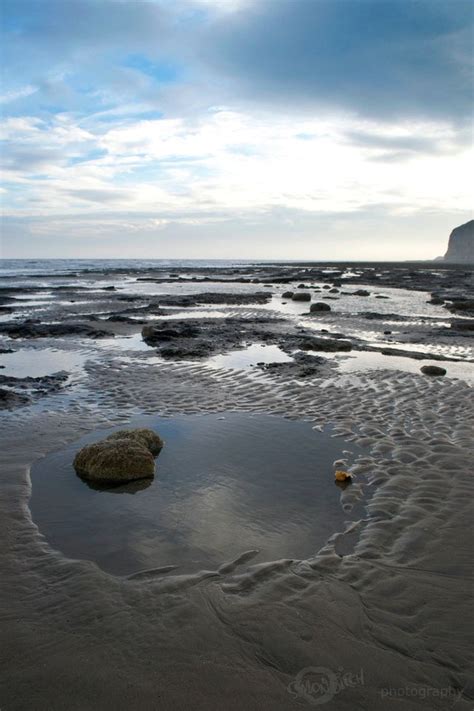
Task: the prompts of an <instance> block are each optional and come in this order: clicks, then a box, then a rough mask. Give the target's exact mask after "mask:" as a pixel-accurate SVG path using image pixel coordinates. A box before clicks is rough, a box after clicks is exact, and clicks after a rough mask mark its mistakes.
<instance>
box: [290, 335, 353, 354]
mask: <svg viewBox="0 0 474 711" xmlns="http://www.w3.org/2000/svg"><path fill="white" fill-rule="evenodd" d="M298 347H299V348H300V349H301V350H302V351H327V352H330V353H336V352H337V351H350V350H352V343H351V342H350V341H346V340H343V339H341V338H319V337H318V336H309V337H308V338H305V339H304V340H302V341H300V342H299V343H298Z"/></svg>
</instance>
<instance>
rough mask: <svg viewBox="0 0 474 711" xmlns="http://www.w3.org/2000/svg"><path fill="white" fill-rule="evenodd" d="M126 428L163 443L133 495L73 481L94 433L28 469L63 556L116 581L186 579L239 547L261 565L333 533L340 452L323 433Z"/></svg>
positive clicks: (266, 423)
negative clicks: (154, 573)
mask: <svg viewBox="0 0 474 711" xmlns="http://www.w3.org/2000/svg"><path fill="white" fill-rule="evenodd" d="M131 424H132V426H146V427H153V428H154V429H155V430H156V431H157V432H159V433H160V434H161V435H162V436H163V438H164V440H165V446H164V448H163V450H162V452H161V454H160V456H159V457H158V459H157V471H156V476H155V479H154V480H153V481H152V482H147V486H146V487H145V488H144V489H142V490H139V487H137V486H135V485H134V486H132V487H129V486H128V485H126V486H120V487H117V488H114V489H112V490H103V489H102V490H100V489H96V488H93V487H90V486H87V485H86V484H85V483H84V482H83V481H82V480H81V479H80V478H79V477H78V476H76V474H75V472H74V470H73V467H72V460H73V457H74V454H75V452H76V451H77V450H78V449H79V448H80V447H81V446H83V445H84V444H85V443H88V442H91V441H96V440H97V439H101V438H102V437H103V436H104V435H105V434H108V432H104V431H101V432H96V433H95V434H94V435H93V436H89V437H87V438H83V439H82V440H81V441H80V442H78V443H76V444H75V445H74V446H71V447H69V448H68V449H65V450H62V451H60V452H57V453H54V454H52V455H50V456H48V457H46V458H45V459H42V460H40V461H39V462H37V463H36V464H35V465H34V466H33V469H32V497H31V501H30V506H31V511H32V516H33V519H34V521H35V523H36V524H37V525H38V527H39V530H40V532H41V533H42V534H43V535H44V536H45V537H46V539H47V540H48V542H49V543H50V545H51V546H53V547H54V548H56V549H58V550H60V551H62V552H63V553H64V554H66V555H67V556H69V557H74V558H85V559H89V560H95V561H96V562H97V563H98V564H99V565H100V566H101V567H102V568H103V569H105V570H107V571H109V572H112V573H116V574H119V575H126V574H131V573H133V572H136V571H138V570H141V569H146V568H155V567H160V566H165V565H178V566H179V567H180V571H181V572H190V571H196V570H200V569H203V568H209V569H215V568H216V567H217V566H218V565H220V564H222V563H223V562H224V561H227V560H230V559H232V558H234V557H236V556H238V555H240V554H241V553H242V552H244V551H246V550H250V549H259V550H260V551H261V552H260V555H259V558H258V559H257V560H261V561H263V560H271V559H279V558H284V557H297V558H301V557H307V556H311V555H313V554H314V553H315V552H316V551H317V550H318V549H319V548H320V547H321V546H322V545H324V543H325V542H326V541H327V539H328V538H329V536H330V535H332V534H333V533H334V532H336V531H339V530H341V529H342V528H343V527H344V521H345V520H347V518H348V515H347V513H344V512H343V510H342V508H341V505H340V496H341V491H340V490H339V489H338V488H337V487H335V486H334V474H333V466H332V463H333V461H334V460H336V459H338V458H340V457H341V453H342V451H343V450H344V448H345V447H346V446H347V443H345V442H344V441H342V440H338V439H336V438H332V437H331V436H330V432H316V431H314V430H313V429H312V427H311V425H310V424H308V423H305V422H296V421H290V420H285V419H283V418H278V417H273V416H270V415H249V414H235V413H230V414H226V415H225V416H222V415H205V416H182V417H175V418H172V419H163V418H156V417H154V418H153V417H140V418H136V419H135V420H134V421H133V422H132V423H131ZM352 450H353V451H356V449H355V448H354V447H352ZM148 484H149V485H148ZM353 514H354V515H355V512H353ZM357 515H358V516H359V515H360V512H359V513H358V514H357Z"/></svg>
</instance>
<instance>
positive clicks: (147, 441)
mask: <svg viewBox="0 0 474 711" xmlns="http://www.w3.org/2000/svg"><path fill="white" fill-rule="evenodd" d="M117 439H128V440H130V441H131V442H138V443H139V444H142V445H143V446H144V447H146V448H147V449H149V450H150V452H151V453H152V454H153V456H154V457H156V456H157V455H158V454H159V453H160V452H161V450H162V449H163V445H164V442H163V440H162V439H161V437H160V436H159V435H157V434H156V432H154V431H153V430H149V429H147V428H145V427H138V428H136V429H134V430H119V431H118V432H114V433H113V434H111V435H109V436H108V437H107V439H106V441H115V440H117Z"/></svg>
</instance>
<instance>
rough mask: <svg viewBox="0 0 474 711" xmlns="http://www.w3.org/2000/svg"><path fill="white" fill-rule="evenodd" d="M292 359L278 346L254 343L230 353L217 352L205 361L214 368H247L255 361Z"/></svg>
mask: <svg viewBox="0 0 474 711" xmlns="http://www.w3.org/2000/svg"><path fill="white" fill-rule="evenodd" d="M291 360H293V359H292V358H291V356H289V355H287V354H286V353H285V352H284V351H282V350H281V348H278V346H264V345H261V344H259V343H254V344H253V345H251V346H247V348H242V349H240V350H237V351H231V352H230V353H224V354H219V355H216V356H213V357H212V358H209V359H208V360H207V361H206V362H207V364H208V365H213V366H215V367H216V368H235V369H237V370H239V369H240V368H249V367H250V366H252V365H256V364H257V363H288V362H289V361H291Z"/></svg>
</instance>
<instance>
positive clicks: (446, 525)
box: [0, 285, 474, 711]
mask: <svg viewBox="0 0 474 711" xmlns="http://www.w3.org/2000/svg"><path fill="white" fill-rule="evenodd" d="M252 287H253V289H254V290H255V291H256V290H257V288H255V285H252ZM227 288H228V286H227ZM258 288H259V287H258ZM285 288H286V287H285ZM206 291H210V289H209V285H206ZM280 298H281V297H280ZM361 298H364V297H361ZM328 303H331V302H328ZM213 308H216V307H215V306H213ZM218 308H221V307H220V306H219V307H218ZM226 308H231V309H232V308H235V305H233V306H230V307H226ZM252 308H253V307H251V306H250V307H249V306H248V305H246V306H245V309H247V311H248V310H249V309H250V319H251V320H253V325H252V328H255V320H254V319H253V316H252V313H253V312H252ZM435 308H437V307H435ZM227 313H228V312H227ZM258 313H259V314H261V312H260V311H259V312H258ZM68 318H70V316H68ZM331 318H332V317H331ZM357 318H359V317H357ZM447 318H448V319H450V318H451V315H450V314H449V313H448V314H447ZM292 323H293V322H292ZM339 323H340V322H339ZM99 325H100V327H101V328H102V327H103V324H102V322H101V323H100V324H99ZM112 326H113V328H112V332H113V333H115V334H116V338H117V337H118V338H121V337H123V336H126V335H129V334H130V335H133V334H135V333H137V331H138V329H137V327H136V326H134V325H133V324H131V325H130V324H127V323H125V322H122V323H119V322H114V323H113V324H112ZM119 327H120V328H119ZM139 328H141V326H140V327H139ZM258 328H260V327H258ZM267 328H269V326H268V324H264V330H266V329H267ZM298 328H301V326H300V325H298V323H293V325H292V324H288V323H286V322H283V323H281V322H280V321H278V322H275V323H271V324H270V330H271V334H272V335H271V337H269V339H268V341H267V342H269V343H270V345H277V344H280V346H281V347H282V349H283V351H285V352H286V351H290V353H292V352H293V351H294V345H292V344H294V341H290V338H291V339H293V338H295V337H296V336H297V335H298V331H297V329H298ZM321 328H323V326H321ZM436 328H438V326H437V327H436ZM292 329H294V331H293V330H292ZM341 330H342V329H341ZM413 332H414V328H413V329H411V333H412V334H413ZM121 334H122V335H121ZM281 334H283V336H282V335H281ZM343 335H344V336H347V335H348V334H347V333H346V332H344V333H343ZM350 337H351V338H355V337H353V336H350ZM357 338H359V339H360V340H362V337H361V336H360V334H359V335H358V336H357ZM450 338H451V341H450V343H451V342H452V343H453V347H455V348H465V347H466V344H467V341H466V338H465V336H462V337H461V336H460V337H459V338H456V339H453V337H450ZM81 339H82V340H81ZM272 341H273V343H272ZM257 342H258V341H257ZM55 343H56V347H58V348H59V345H60V350H61V351H63V352H64V353H66V354H67V353H68V351H71V352H72V353H73V354H74V357H77V353H79V352H80V353H85V354H86V355H87V358H86V359H85V361H84V365H83V366H81V367H79V366H80V365H81V364H78V368H79V369H78V370H76V371H71V373H70V375H69V380H68V381H66V383H65V384H62V385H61V386H57V387H56V388H55V389H54V390H52V389H51V388H50V386H48V385H47V384H46V385H45V384H41V383H40V384H38V383H36V385H35V387H34V388H33V386H32V384H31V383H29V385H28V384H24V385H25V387H24V388H23V390H22V392H25V393H27V397H28V398H29V399H28V401H27V402H25V403H21V404H20V406H18V407H16V406H11V407H9V408H8V409H6V410H4V411H3V413H2V415H1V419H0V435H1V441H2V449H1V452H0V462H1V471H2V479H1V487H2V496H1V497H0V507H1V516H0V532H1V536H2V540H3V549H2V560H1V577H2V585H1V586H0V619H1V626H2V645H1V649H0V662H1V668H2V682H1V690H0V698H1V706H2V709H3V708H4V709H5V710H10V709H15V710H16V709H21V710H23V709H27V708H28V709H31V708H33V709H35V710H36V709H38V710H40V711H42V710H43V709H44V710H45V711H46V710H48V711H51V710H53V711H56V709H57V710H58V711H59V710H61V711H62V710H63V709H72V710H76V709H77V710H81V711H83V710H84V709H109V708H110V709H112V708H114V709H115V708H127V709H148V708H150V709H151V708H153V709H155V708H159V709H172V710H173V711H174V710H175V709H189V708H197V709H203V710H204V709H206V710H207V709H211V710H212V709H216V710H217V709H219V711H220V710H221V709H223V708H225V709H239V711H240V710H241V709H250V710H252V709H272V711H273V710H274V709H284V710H286V709H288V710H290V709H295V708H310V707H312V706H314V705H323V704H322V701H324V706H323V708H327V709H328V710H331V711H332V710H337V711H339V710H340V709H341V710H342V711H345V710H346V709H347V711H349V710H350V711H353V710H354V709H364V710H365V709H369V710H370V709H375V710H376V711H378V709H380V710H382V709H386V708H393V709H402V710H404V711H405V710H408V711H409V710H411V709H436V710H437V709H440V710H441V709H443V710H444V709H448V708H454V709H471V708H472V704H473V698H474V684H473V682H472V679H471V678H470V676H469V674H470V672H469V670H470V669H472V648H473V647H472V624H470V623H471V621H472V616H471V609H472V589H473V587H472V582H473V581H472V555H471V549H472V545H471V536H470V532H471V531H472V504H471V501H472V497H471V482H472V475H471V472H472V460H473V454H474V452H473V438H472V432H473V407H472V389H471V388H470V387H469V385H468V384H467V383H466V381H465V380H464V379H462V378H460V379H453V378H451V377H449V361H448V362H445V363H444V364H443V365H446V367H447V369H448V377H445V378H430V377H427V376H424V375H422V374H421V373H419V372H404V371H402V370H385V369H377V370H367V369H362V370H359V371H358V372H355V373H347V372H340V371H339V370H338V368H337V366H336V367H334V365H333V360H334V356H331V357H327V362H326V363H325V364H323V365H319V366H318V367H316V366H314V368H313V370H311V369H309V370H308V367H309V366H306V370H305V371H304V372H303V371H302V368H303V366H301V365H300V366H298V367H297V368H294V369H293V370H291V367H290V369H288V367H289V366H288V362H286V363H285V362H282V363H280V364H279V366H280V367H276V368H269V367H265V365H263V366H262V367H258V366H255V367H243V368H240V367H221V366H220V365H219V364H216V363H211V362H209V361H208V359H207V358H206V357H204V358H202V357H198V358H194V359H191V360H189V359H187V358H184V359H180V358H178V359H176V358H167V357H163V356H162V355H157V354H155V352H154V349H153V348H150V351H146V350H141V351H138V352H134V351H133V349H131V350H130V351H127V350H126V349H124V348H122V347H121V346H119V347H117V348H116V349H115V350H114V349H113V348H112V347H110V348H109V347H104V346H100V343H99V341H96V342H94V343H91V344H90V345H87V344H86V342H85V341H84V340H83V337H82V336H81V337H79V336H71V337H69V340H68V339H67V338H63V337H61V340H60V343H59V341H58V337H55V338H52V337H49V338H46V339H40V341H35V342H34V343H33V342H32V341H31V340H30V341H28V342H27V339H23V340H18V339H16V340H15V339H13V338H10V339H9V340H8V343H7V342H6V340H5V342H4V343H3V344H2V345H5V344H7V345H8V346H11V347H13V348H14V349H21V350H22V351H26V350H28V349H30V350H31V351H32V352H34V351H35V349H38V348H40V347H51V346H52V345H54V344H55ZM364 343H368V341H364ZM425 346H426V344H425ZM229 350H232V348H230V349H229V348H225V349H223V351H224V352H225V351H229ZM320 355H321V356H322V357H325V354H324V352H323V353H321V352H320ZM443 355H446V352H444V353H443ZM341 357H347V354H346V355H345V356H344V354H343V355H342V356H341ZM385 357H387V358H389V356H385ZM448 357H457V358H464V359H465V361H464V363H465V367H466V368H469V367H470V364H469V363H468V359H466V356H465V354H464V353H461V352H460V351H459V352H458V353H457V355H455V356H452V353H449V354H448ZM410 362H412V361H411V360H410ZM413 362H416V363H418V364H419V365H422V361H413ZM457 364H458V363H457ZM234 365H235V364H234ZM283 368H286V370H282V369H283ZM27 385H28V387H27ZM5 387H12V386H11V385H5ZM33 390H34V391H35V392H36V394H34V393H33ZM18 392H19V390H18ZM225 412H235V413H262V414H265V416H267V415H269V414H272V415H277V416H278V417H282V418H290V419H291V420H295V421H299V420H301V421H304V422H307V423H309V424H310V425H311V426H312V427H317V428H323V429H324V428H326V427H327V426H328V425H332V427H333V433H334V434H335V435H337V436H339V437H341V438H343V439H344V440H345V441H346V442H347V443H348V449H350V447H351V446H352V445H353V444H356V445H357V446H359V447H361V448H363V449H364V451H365V452H366V453H365V454H363V455H361V456H358V457H357V458H356V460H355V462H354V464H353V466H352V468H351V470H352V472H353V473H354V475H355V481H356V482H357V480H358V479H359V481H364V482H366V484H365V485H366V486H367V488H368V489H369V491H370V496H369V499H368V501H369V503H368V505H367V508H366V510H364V511H363V515H362V516H361V518H360V520H359V521H357V522H352V524H351V526H350V528H349V529H348V530H347V531H346V532H344V531H340V532H339V533H336V534H335V535H332V536H331V537H330V539H329V541H328V542H327V543H326V544H325V545H324V546H323V547H322V548H321V549H320V550H319V551H317V552H316V551H315V553H314V555H312V556H310V557H308V555H307V554H306V553H305V554H304V555H303V554H301V555H295V556H293V557H291V558H283V557H278V558H276V559H272V560H268V559H267V560H265V561H257V559H256V558H255V559H253V558H251V557H250V556H248V557H246V556H245V555H244V554H245V553H247V552H248V551H247V550H246V547H245V545H243V546H242V550H241V551H239V554H238V555H236V556H235V557H233V558H232V559H229V560H222V561H221V562H220V563H219V565H217V562H216V565H215V566H209V568H208V569H202V570H198V571H196V570H194V571H191V572H182V573H180V571H176V570H169V571H159V570H158V571H155V572H154V573H153V574H150V575H145V576H143V577H140V576H139V577H135V578H134V577H132V578H125V577H120V576H114V575H111V574H108V573H107V572H105V571H104V570H102V569H101V568H100V567H99V566H98V565H97V564H96V563H94V562H92V561H85V560H78V559H73V558H66V557H65V556H64V555H63V554H62V553H61V552H59V551H57V550H55V549H54V548H52V547H51V546H50V545H49V544H48V542H47V541H46V540H45V538H44V536H43V535H42V533H41V531H39V530H38V528H37V527H36V525H35V523H34V522H33V520H32V517H31V512H30V508H29V499H30V495H31V479H30V471H31V467H32V465H34V463H35V462H37V461H38V460H40V459H41V458H43V457H48V456H51V454H52V453H53V452H55V451H59V450H62V449H64V448H67V447H69V446H73V445H74V443H76V442H77V441H78V440H80V438H81V437H85V436H89V435H91V436H92V435H94V433H97V432H99V431H103V430H108V429H110V428H113V427H116V426H119V425H120V426H123V425H129V424H130V422H131V421H132V419H133V418H134V417H137V416H144V415H149V416H154V417H156V416H160V417H176V416H181V415H191V414H206V413H208V414H211V413H225ZM45 461H46V459H45ZM242 543H245V542H244V541H243V542H242ZM97 545H99V546H100V541H97ZM241 556H243V557H242V558H241ZM321 668H322V669H323V672H321V671H319V672H318V671H314V670H315V669H321ZM311 670H313V671H311ZM318 674H319V677H318V676H317V675H318ZM311 675H313V676H311ZM315 678H317V679H319V681H320V682H321V680H322V679H323V678H324V679H326V681H327V680H329V681H328V684H329V686H328V685H327V684H326V692H324V689H323V687H324V684H322V683H320V684H319V685H318V683H313V684H312V685H311V684H305V681H306V682H307V681H311V680H313V681H314V679H315ZM335 679H336V682H337V683H336V682H335ZM324 693H326V697H324ZM305 694H306V696H305ZM315 702H317V704H315Z"/></svg>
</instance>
